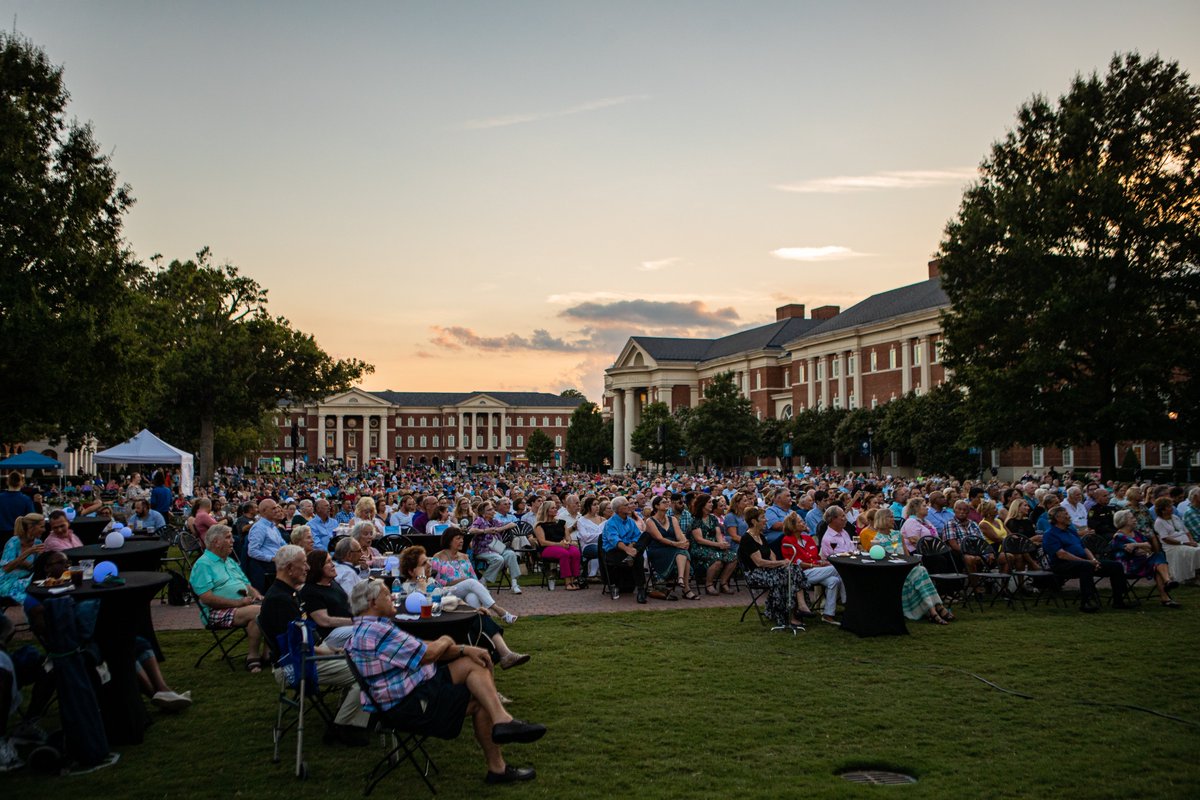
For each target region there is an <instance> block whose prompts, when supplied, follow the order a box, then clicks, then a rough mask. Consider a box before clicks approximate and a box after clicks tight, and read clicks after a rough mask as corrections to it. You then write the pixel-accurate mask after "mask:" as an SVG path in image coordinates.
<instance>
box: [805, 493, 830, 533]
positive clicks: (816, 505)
mask: <svg viewBox="0 0 1200 800" xmlns="http://www.w3.org/2000/svg"><path fill="white" fill-rule="evenodd" d="M830 502H832V501H831V500H830V499H829V493H828V492H825V491H822V490H821V489H817V491H815V492H813V507H812V510H811V511H809V512H808V513H807V514H805V515H804V524H805V525H807V526H808V529H809V530H810V531H812V533H813V536H817V532H818V528H819V527H820V525H821V523H822V522H824V521H825V509H827V508H829V504H830ZM817 538H818V539H819V538H820V537H819V536H817Z"/></svg>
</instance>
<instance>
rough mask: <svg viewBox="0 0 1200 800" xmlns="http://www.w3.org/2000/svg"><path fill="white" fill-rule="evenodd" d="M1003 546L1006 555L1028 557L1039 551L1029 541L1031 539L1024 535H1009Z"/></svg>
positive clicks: (1005, 538)
mask: <svg viewBox="0 0 1200 800" xmlns="http://www.w3.org/2000/svg"><path fill="white" fill-rule="evenodd" d="M1002 546H1003V548H1004V552H1005V553H1008V554H1010V555H1014V556H1027V555H1030V554H1032V553H1033V551H1034V550H1036V549H1037V548H1036V547H1035V546H1034V544H1033V542H1031V541H1029V537H1028V536H1026V535H1025V534H1023V533H1009V534H1008V536H1005V537H1004V544H1003V545H1002Z"/></svg>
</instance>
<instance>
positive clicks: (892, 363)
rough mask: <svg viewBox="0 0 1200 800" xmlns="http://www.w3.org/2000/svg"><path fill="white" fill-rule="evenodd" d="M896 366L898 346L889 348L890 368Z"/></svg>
mask: <svg viewBox="0 0 1200 800" xmlns="http://www.w3.org/2000/svg"><path fill="white" fill-rule="evenodd" d="M895 368H896V348H894V347H893V348H891V349H890V350H888V369H895Z"/></svg>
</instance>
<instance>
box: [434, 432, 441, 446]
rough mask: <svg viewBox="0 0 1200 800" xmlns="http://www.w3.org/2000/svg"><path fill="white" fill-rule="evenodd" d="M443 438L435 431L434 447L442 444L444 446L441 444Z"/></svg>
mask: <svg viewBox="0 0 1200 800" xmlns="http://www.w3.org/2000/svg"><path fill="white" fill-rule="evenodd" d="M441 439H442V437H440V436H438V435H437V434H436V433H435V434H434V435H433V446H434V447H441V446H442V445H441Z"/></svg>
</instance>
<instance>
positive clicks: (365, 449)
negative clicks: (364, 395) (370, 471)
mask: <svg viewBox="0 0 1200 800" xmlns="http://www.w3.org/2000/svg"><path fill="white" fill-rule="evenodd" d="M362 421H363V445H362V466H363V467H364V468H365V467H366V466H367V464H369V463H370V462H371V418H370V417H369V416H367V415H366V414H363V416H362Z"/></svg>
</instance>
